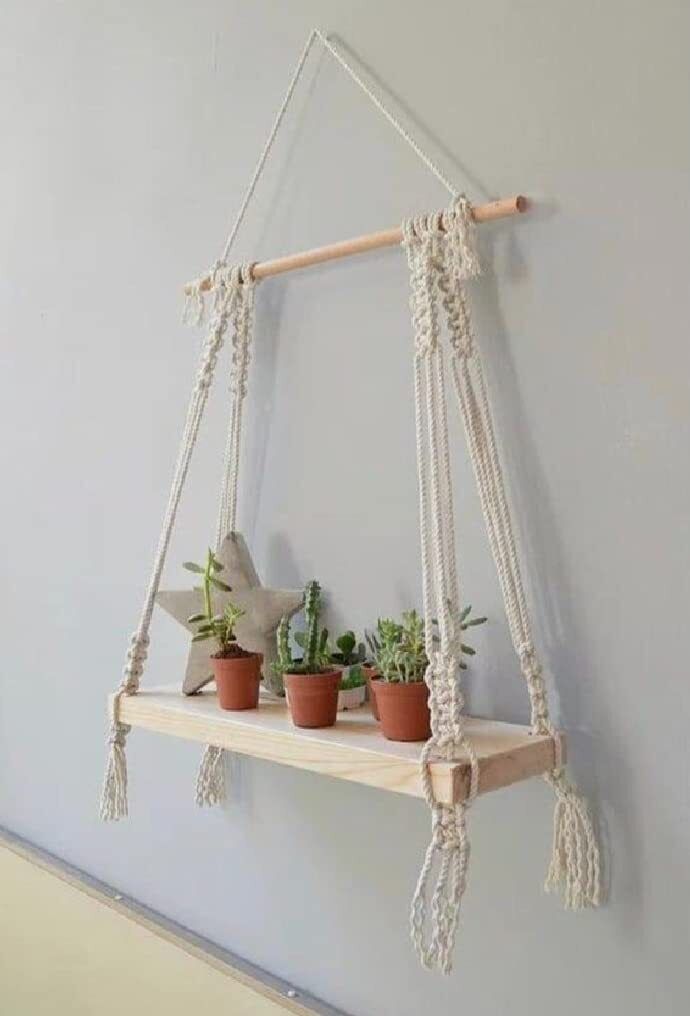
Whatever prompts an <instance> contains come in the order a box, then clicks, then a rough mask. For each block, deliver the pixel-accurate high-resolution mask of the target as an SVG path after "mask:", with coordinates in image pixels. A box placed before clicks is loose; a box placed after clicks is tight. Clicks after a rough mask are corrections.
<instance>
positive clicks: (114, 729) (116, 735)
mask: <svg viewBox="0 0 690 1016" xmlns="http://www.w3.org/2000/svg"><path fill="white" fill-rule="evenodd" d="M131 729H132V728H131V727H130V725H129V723H120V721H119V720H115V721H114V722H113V724H112V725H111V727H110V734H109V735H108V744H109V745H111V746H112V747H113V748H122V749H124V747H125V743H126V741H127V734H129V732H130V730H131Z"/></svg>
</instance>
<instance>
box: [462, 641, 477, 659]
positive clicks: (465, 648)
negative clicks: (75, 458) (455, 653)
mask: <svg viewBox="0 0 690 1016" xmlns="http://www.w3.org/2000/svg"><path fill="white" fill-rule="evenodd" d="M460 648H461V649H462V651H463V653H467V655H468V656H476V655H477V650H476V649H473V648H472V646H466V645H465V644H464V643H463V644H462V645H461V646H460Z"/></svg>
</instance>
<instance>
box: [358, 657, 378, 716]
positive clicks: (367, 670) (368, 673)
mask: <svg viewBox="0 0 690 1016" xmlns="http://www.w3.org/2000/svg"><path fill="white" fill-rule="evenodd" d="M362 672H363V674H364V679H365V680H366V682H367V694H368V695H369V703H370V705H371V711H372V713H373V714H374V719H376V720H378V719H380V717H379V708H378V706H377V705H376V696H375V695H374V689H373V688H372V686H371V682H372V681H373V680H374V679H375V678H377V677H378V676H379V672H378V670H377V669H376V667H370V666H369V664H368V663H363V664H362Z"/></svg>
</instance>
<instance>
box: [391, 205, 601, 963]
mask: <svg viewBox="0 0 690 1016" xmlns="http://www.w3.org/2000/svg"><path fill="white" fill-rule="evenodd" d="M403 238H404V239H403V243H404V245H405V247H406V249H407V255H408V262H409V266H410V278H411V287H412V299H411V306H412V319H413V328H414V333H415V354H414V365H415V366H414V369H415V375H414V392H415V422H416V434H417V460H418V473H419V499H420V528H421V533H422V540H421V543H422V577H423V583H422V588H423V597H424V612H425V624H426V626H427V633H428V632H429V630H430V629H429V619H430V617H431V616H433V615H432V614H431V613H430V604H431V603H432V602H433V608H434V609H435V611H436V616H437V617H438V618H439V634H440V638H441V645H440V654H439V653H438V652H436V653H435V647H434V644H433V643H430V642H429V640H428V639H427V655H428V656H429V660H430V664H429V668H428V670H427V675H426V680H427V684H428V685H429V689H430V707H431V714H432V737H431V739H430V740H429V742H428V743H427V744H426V745H425V747H424V750H423V751H422V756H421V767H422V780H423V786H424V792H425V796H426V798H427V801H428V802H429V805H430V807H431V810H432V840H431V843H430V846H429V848H428V850H427V854H426V856H425V859H424V863H423V866H422V871H421V873H420V876H419V882H418V885H417V889H416V891H415V894H414V897H413V901H412V908H411V931H412V940H413V943H414V945H415V948H416V950H417V953H418V955H419V957H420V959H421V961H422V963H423V964H424V966H427V967H433V966H436V967H438V968H439V969H440V970H442V971H443V972H445V973H447V972H449V970H450V969H451V962H452V955H451V954H452V948H453V940H454V936H455V932H456V928H457V920H458V911H459V905H460V901H461V898H462V894H463V892H464V888H465V884H466V877H467V864H468V860H469V842H468V840H467V832H466V826H465V811H466V809H467V808H468V807H469V806H470V805H471V803H472V801H473V799H474V797H475V796H476V792H477V779H478V767H477V760H476V757H474V755H473V753H472V751H471V746H469V742H468V741H467V740H466V738H464V735H463V730H462V718H461V715H460V711H461V709H462V694H461V691H460V685H459V671H458V665H459V660H460V655H459V654H460V652H461V650H460V648H459V645H458V644H457V642H453V643H452V644H451V645H449V644H448V639H447V636H446V637H444V626H447V625H448V624H449V621H451V624H452V618H453V617H457V616H458V611H459V603H460V600H459V598H458V596H457V570H456V558H455V552H454V547H453V542H454V532H453V509H452V495H451V490H450V469H449V459H448V440H447V437H448V435H447V423H446V419H445V413H446V408H445V394H444V385H445V383H444V369H443V353H442V350H441V349H440V346H439V339H438V322H437V307H436V303H437V302H438V301H440V303H441V304H442V306H443V308H444V310H445V312H446V315H447V320H448V330H449V335H450V345H451V373H452V378H453V385H454V388H455V392H456V395H457V399H458V403H459V407H460V412H461V415H462V419H463V423H464V426H465V431H466V436H467V443H468V448H469V453H470V458H471V461H472V464H473V468H474V472H475V476H476V480H477V486H478V489H479V495H480V503H481V507H482V512H483V514H484V518H485V522H486V527H487V532H488V536H489V543H490V546H491V550H492V554H493V557H494V560H495V563H496V567H497V571H498V577H499V583H500V587H501V591H502V594H503V598H504V602H505V607H506V614H507V617H508V624H509V628H510V633H511V638H512V641H513V644H514V646H515V650H516V653H517V655H518V658H519V660H520V667H521V670H522V673H523V675H524V677H525V680H526V682H527V687H528V690H529V696H530V703H531V712H532V730H533V732H534V733H535V734H543V735H548V736H550V737H552V738H553V741H554V754H555V759H554V761H555V765H554V769H553V770H552V771H551V772H549V773H547V774H546V776H545V779H546V781H547V782H548V783H549V784H550V785H551V786H552V788H553V790H554V792H555V794H556V808H555V813H554V837H553V847H552V855H551V862H550V865H549V870H548V873H547V877H546V883H545V886H546V888H547V889H548V890H554V889H557V888H559V887H561V886H562V888H563V890H564V899H565V905H566V907H567V908H571V909H580V908H582V907H586V906H597V905H598V904H599V902H600V898H601V887H600V860H599V848H598V845H597V840H596V836H595V832H594V828H593V825H592V822H591V819H590V817H589V811H588V808H587V805H586V802H585V801H584V799H583V798H582V797H581V795H580V794H579V793H578V791H577V790H576V788H575V787H574V785H573V784H572V783H571V782H570V781H569V780H568V779H567V777H566V776H565V773H564V770H563V765H562V748H561V742H560V738H559V736H558V733H557V731H556V730H555V728H554V727H553V725H552V723H551V719H550V715H549V709H548V702H547V696H546V687H545V684H544V679H543V674H542V668H541V664H540V663H539V660H538V657H537V652H536V649H535V646H534V642H533V638H532V629H531V622H530V617H529V609H528V606H527V601H526V597H525V593H524V588H523V583H522V577H521V573H520V565H519V560H518V555H517V549H516V543H515V538H514V535H513V526H512V520H511V516H510V510H509V507H508V502H507V498H506V495H505V485H504V482H503V474H502V469H501V465H500V459H499V456H498V450H497V445H496V439H495V433H494V427H493V420H492V414H491V409H490V403H489V398H488V392H487V386H486V381H485V378H484V373H483V370H482V364H481V359H480V355H479V350H478V347H477V344H476V342H475V340H474V336H473V333H472V326H471V319H470V313H469V307H468V303H467V298H466V295H465V292H464V283H465V281H466V280H467V279H469V278H472V277H474V276H476V275H478V274H479V270H480V268H479V262H478V259H477V256H476V248H475V245H474V224H473V220H472V216H471V210H470V207H469V205H468V203H467V201H466V200H465V199H464V198H461V199H459V200H458V201H457V202H455V204H454V205H453V207H452V208H451V209H448V210H447V211H446V212H445V213H443V214H442V215H441V216H438V215H435V216H427V217H423V218H420V219H415V220H411V221H410V222H407V223H405V224H404V225H403ZM470 363H471V364H472V365H473V367H474V372H475V375H476V379H477V380H476V386H475V382H474V380H473V376H472V370H471V368H470ZM423 375H424V378H425V381H424V382H423V380H422V377H423ZM432 377H433V382H432ZM425 413H426V431H427V445H428V447H426V448H425V444H424V437H423V432H424V414H425ZM439 475H441V476H442V479H443V482H442V485H440V484H439V481H438V477H439ZM429 476H430V477H431V495H429V492H428V482H429V481H428V477H429ZM441 488H442V489H441ZM430 532H431V536H430ZM430 546H431V547H433V553H432V552H431V550H430ZM434 596H435V599H434ZM446 605H447V607H448V610H447V611H446V610H444V607H445V606H446ZM449 614H450V618H449ZM450 631H451V633H452V635H453V636H454V637H456V638H459V637H460V631H459V629H457V626H456V630H455V631H454V630H453V629H452V627H451V629H450ZM439 657H440V658H439ZM439 714H441V716H442V717H443V719H442V720H439ZM444 747H445V757H446V758H451V757H456V756H457V754H458V753H460V754H467V755H469V759H470V770H471V775H470V787H469V793H468V796H467V799H466V801H465V802H464V803H463V804H461V805H458V806H456V808H455V809H454V811H453V809H451V808H448V807H444V806H442V805H439V804H438V803H437V802H436V801H435V799H434V797H433V790H432V786H431V779H430V775H429V761H430V760H431V759H432V758H434V757H439V756H441V757H443V751H442V749H443V748H444ZM468 749H469V750H468ZM435 853H439V854H440V864H439V873H438V876H437V881H436V888H435V890H434V893H433V896H432V899H431V912H430V914H429V912H428V902H427V899H428V893H429V889H430V887H429V882H430V878H431V871H432V865H433V861H434V855H435ZM451 872H452V877H451ZM425 925H428V928H427V929H426V931H425Z"/></svg>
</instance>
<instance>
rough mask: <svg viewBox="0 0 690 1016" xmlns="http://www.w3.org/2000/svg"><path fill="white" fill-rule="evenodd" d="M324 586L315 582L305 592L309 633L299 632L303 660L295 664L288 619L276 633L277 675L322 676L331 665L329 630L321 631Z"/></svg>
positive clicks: (305, 611)
mask: <svg viewBox="0 0 690 1016" xmlns="http://www.w3.org/2000/svg"><path fill="white" fill-rule="evenodd" d="M320 610H321V586H320V585H319V583H318V582H317V581H316V579H312V581H311V582H308V583H307V585H306V588H305V590H304V619H305V621H306V630H305V631H301V632H295V642H296V643H297V645H298V646H299V647H300V648H301V649H302V652H303V654H304V655H303V657H302V660H301V661H300V660H297V661H295V660H294V659H293V656H292V651H291V649H290V621H289V619H288V618H287V617H284V618H283V619H282V620H281V622H280V624H279V625H278V629H277V631H276V647H277V659H276V662H275V663H274V664H273V669H274V671H275V672H276V674H281V675H282V674H320V673H322V672H323V671H324V669H327V666H328V664H329V662H330V656H329V649H328V630H327V629H326V628H322V629H321V630H319V613H320Z"/></svg>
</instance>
